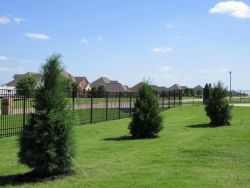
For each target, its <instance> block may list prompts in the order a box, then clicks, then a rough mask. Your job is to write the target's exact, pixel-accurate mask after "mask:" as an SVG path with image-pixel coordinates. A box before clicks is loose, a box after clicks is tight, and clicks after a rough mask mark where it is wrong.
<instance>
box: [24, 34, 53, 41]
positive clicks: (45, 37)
mask: <svg viewBox="0 0 250 188" xmlns="http://www.w3.org/2000/svg"><path fill="white" fill-rule="evenodd" d="M25 35H26V36H27V37H29V38H31V39H40V40H48V39H50V36H48V35H45V34H39V33H25Z"/></svg>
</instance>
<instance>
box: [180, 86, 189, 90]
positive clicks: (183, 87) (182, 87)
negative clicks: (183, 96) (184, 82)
mask: <svg viewBox="0 0 250 188" xmlns="http://www.w3.org/2000/svg"><path fill="white" fill-rule="evenodd" d="M180 87H181V89H182V90H184V89H188V87H187V86H180Z"/></svg>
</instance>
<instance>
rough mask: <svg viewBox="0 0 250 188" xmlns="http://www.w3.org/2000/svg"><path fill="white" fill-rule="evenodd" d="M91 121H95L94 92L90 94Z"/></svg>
mask: <svg viewBox="0 0 250 188" xmlns="http://www.w3.org/2000/svg"><path fill="white" fill-rule="evenodd" d="M90 97H91V99H90V123H93V93H92V92H91V95H90Z"/></svg>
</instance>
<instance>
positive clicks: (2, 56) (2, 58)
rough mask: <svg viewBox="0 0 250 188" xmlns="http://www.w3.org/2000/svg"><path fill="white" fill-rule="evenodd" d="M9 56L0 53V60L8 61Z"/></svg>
mask: <svg viewBox="0 0 250 188" xmlns="http://www.w3.org/2000/svg"><path fill="white" fill-rule="evenodd" d="M8 60H9V58H8V57H7V56H4V55H0V61H8Z"/></svg>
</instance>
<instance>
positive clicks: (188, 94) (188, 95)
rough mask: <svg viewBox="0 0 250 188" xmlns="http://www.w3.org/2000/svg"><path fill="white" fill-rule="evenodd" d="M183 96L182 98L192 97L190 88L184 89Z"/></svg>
mask: <svg viewBox="0 0 250 188" xmlns="http://www.w3.org/2000/svg"><path fill="white" fill-rule="evenodd" d="M183 96H184V97H192V96H193V89H190V88H186V89H184V91H183Z"/></svg>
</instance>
